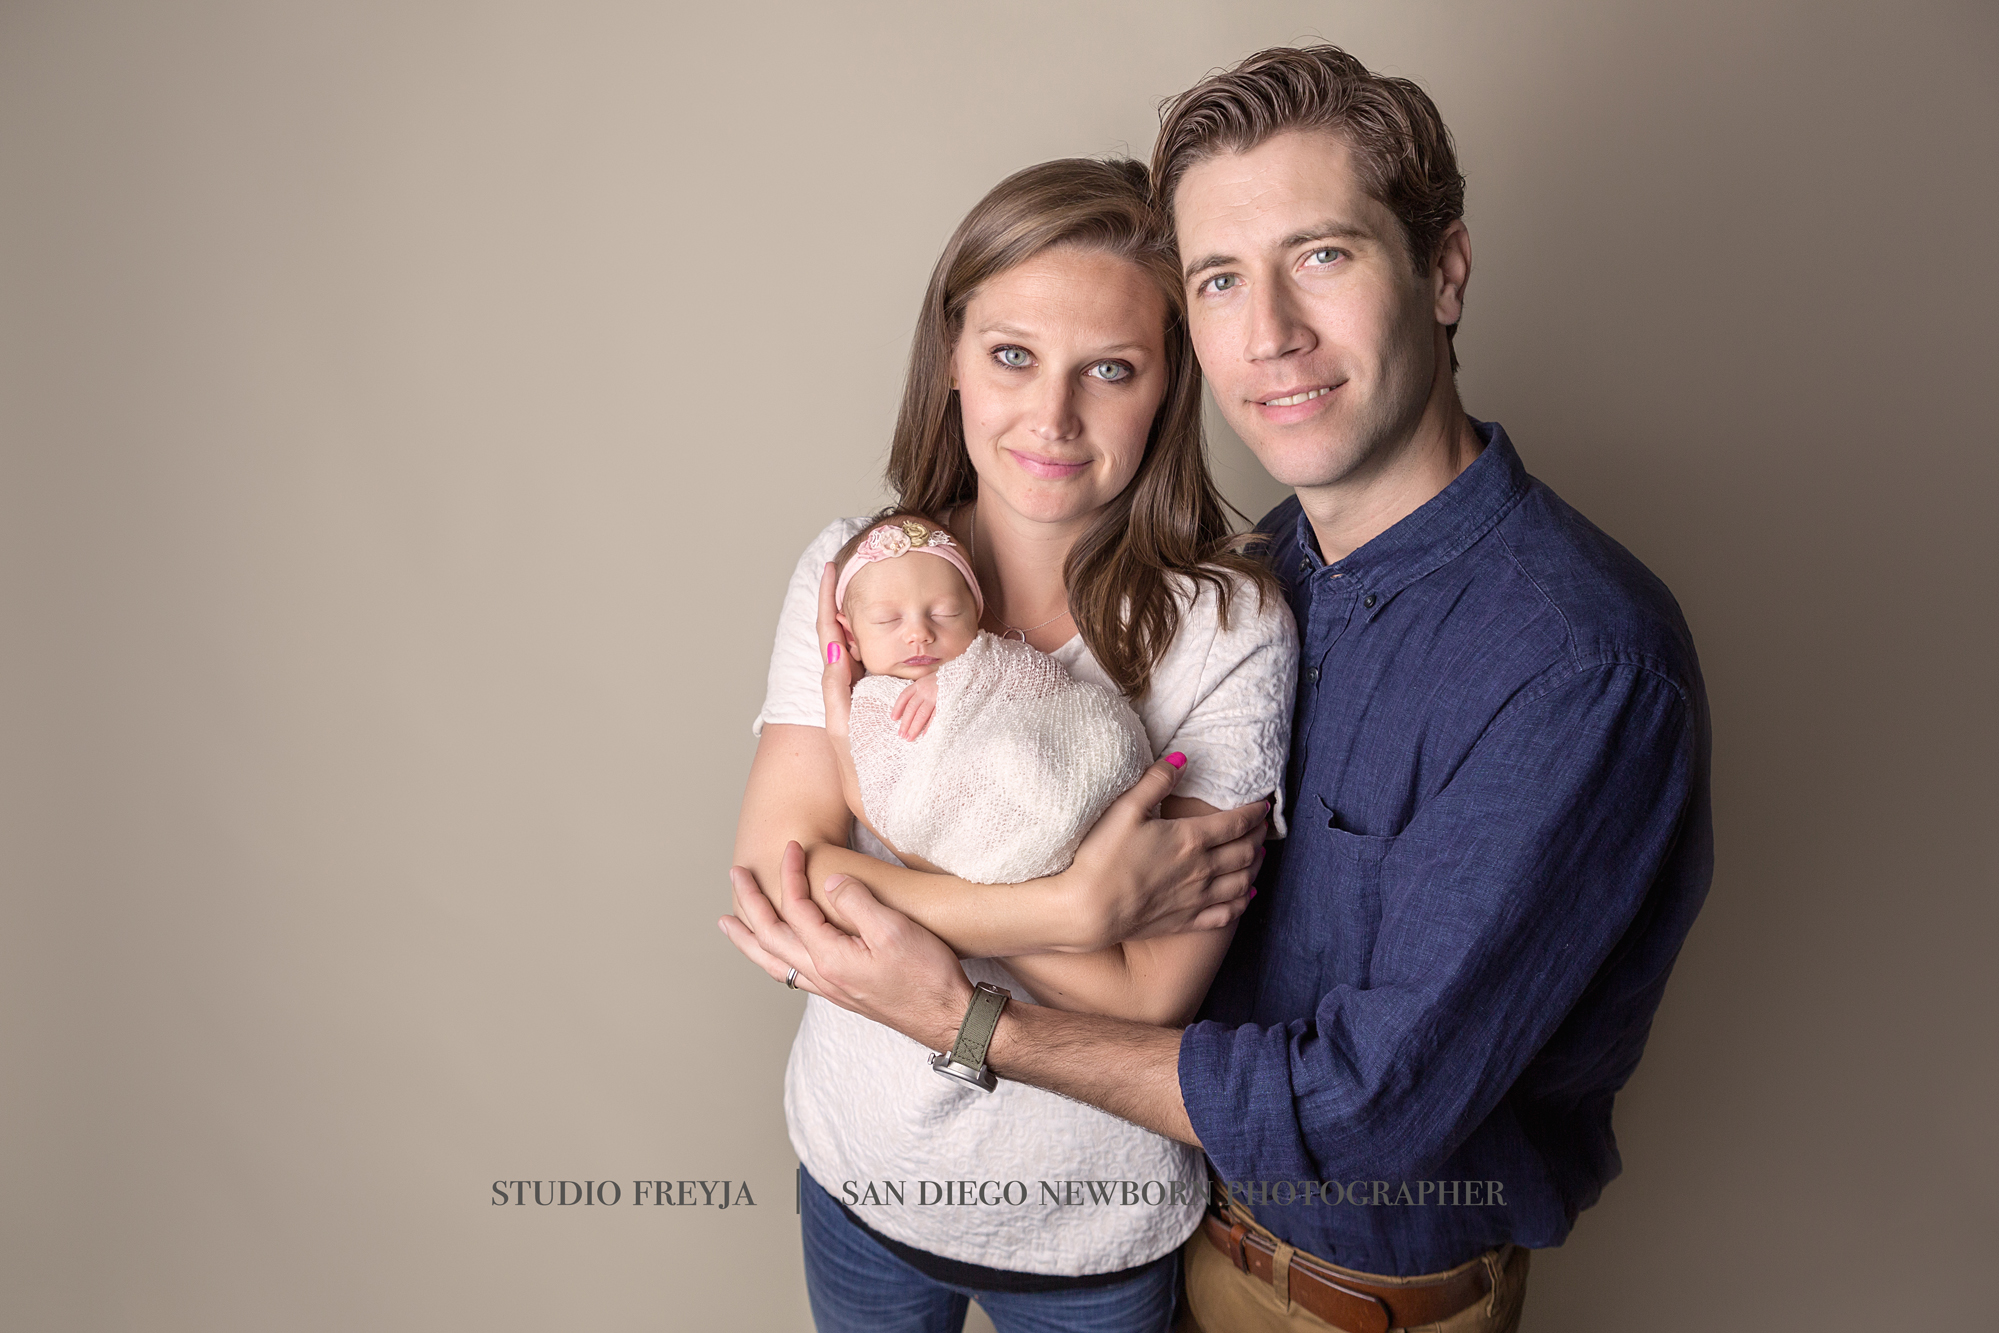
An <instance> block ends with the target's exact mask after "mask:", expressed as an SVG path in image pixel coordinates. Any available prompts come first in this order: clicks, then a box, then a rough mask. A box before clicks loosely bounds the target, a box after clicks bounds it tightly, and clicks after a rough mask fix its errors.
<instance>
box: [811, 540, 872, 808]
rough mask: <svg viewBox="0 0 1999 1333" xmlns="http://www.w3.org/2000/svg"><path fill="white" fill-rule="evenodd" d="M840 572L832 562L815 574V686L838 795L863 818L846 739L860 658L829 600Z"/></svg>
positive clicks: (857, 780)
mask: <svg viewBox="0 0 1999 1333" xmlns="http://www.w3.org/2000/svg"><path fill="white" fill-rule="evenodd" d="M839 582H840V571H839V570H838V569H836V568H834V566H833V562H832V561H830V560H829V561H827V562H826V570H825V572H824V573H823V574H821V575H820V577H819V655H820V657H821V659H822V661H821V662H820V670H819V689H820V692H821V694H823V695H824V696H825V700H826V741H827V743H828V744H829V745H830V746H831V747H832V749H833V762H834V764H835V766H836V767H838V769H839V771H840V794H841V796H842V797H844V798H845V800H846V802H847V809H848V810H850V811H852V812H853V815H854V817H855V818H856V819H865V818H867V812H866V810H864V809H863V808H862V804H861V775H860V773H859V771H858V770H856V769H855V767H854V752H853V750H852V748H851V747H850V746H849V745H848V742H847V732H848V724H849V722H850V721H851V719H852V715H853V711H854V682H855V681H857V680H859V679H860V678H861V675H862V669H861V659H860V658H859V656H858V655H856V654H855V652H854V645H853V644H852V642H850V641H849V640H848V638H847V631H846V630H845V629H843V628H841V625H840V609H839V607H838V606H837V605H835V604H834V601H833V590H834V589H835V588H836V587H837V586H839Z"/></svg>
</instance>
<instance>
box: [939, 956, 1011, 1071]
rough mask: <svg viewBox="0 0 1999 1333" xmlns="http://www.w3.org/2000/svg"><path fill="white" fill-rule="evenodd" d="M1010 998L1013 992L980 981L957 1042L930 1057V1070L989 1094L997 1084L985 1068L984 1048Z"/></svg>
mask: <svg viewBox="0 0 1999 1333" xmlns="http://www.w3.org/2000/svg"><path fill="white" fill-rule="evenodd" d="M1012 998H1013V992H1012V991H1010V990H1005V989H1003V988H1001V987H999V986H988V985H987V984H986V983H985V982H983V981H981V982H980V983H979V984H978V985H976V986H974V987H972V1003H971V1005H970V1006H969V1007H968V1008H967V1009H966V1010H965V1022H964V1025H963V1026H961V1027H960V1028H959V1029H958V1040H957V1041H955V1042H953V1043H952V1044H951V1049H950V1050H948V1051H946V1052H944V1053H943V1054H942V1055H933V1056H931V1057H930V1067H931V1068H932V1069H934V1070H936V1071H937V1072H938V1073H940V1074H942V1075H944V1076H945V1077H946V1078H955V1079H959V1080H962V1081H963V1082H966V1083H970V1084H971V1085H972V1086H973V1087H978V1088H984V1089H985V1090H986V1091H987V1092H991V1091H992V1090H993V1088H994V1087H995V1086H996V1085H997V1084H998V1083H999V1078H998V1076H997V1075H995V1074H994V1073H993V1071H992V1069H991V1068H990V1067H988V1066H987V1064H986V1047H988V1046H990V1045H992V1042H993V1029H994V1028H997V1027H998V1026H999V1020H1000V1011H1001V1010H1003V1009H1005V1008H1006V1002H1007V1001H1008V1000H1011V999H1012Z"/></svg>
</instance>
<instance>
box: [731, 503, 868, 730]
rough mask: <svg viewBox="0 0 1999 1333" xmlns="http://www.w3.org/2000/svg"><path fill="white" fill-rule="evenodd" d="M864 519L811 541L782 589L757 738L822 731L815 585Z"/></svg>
mask: <svg viewBox="0 0 1999 1333" xmlns="http://www.w3.org/2000/svg"><path fill="white" fill-rule="evenodd" d="M867 523H868V520H867V519H865V518H836V519H834V520H833V521H832V522H831V523H828V524H827V525H826V527H825V530H824V531H822V532H821V533H820V534H819V535H818V536H817V537H814V538H813V539H812V543H811V545H809V546H807V547H806V548H805V554H803V555H801V556H799V557H798V565H797V567H796V568H794V569H793V570H792V571H791V582H790V583H789V584H787V585H786V587H785V590H784V609H783V610H781V611H779V612H778V616H777V641H776V643H774V644H773V645H772V646H771V651H770V675H769V676H768V677H767V678H766V681H765V685H764V706H763V709H762V710H761V711H760V712H758V714H757V720H756V721H755V722H753V723H751V724H750V732H751V734H752V735H757V736H761V735H762V734H763V729H764V725H765V724H766V723H770V722H776V723H778V724H780V725H787V724H788V725H794V726H801V727H823V726H825V725H826V703H825V698H824V696H823V695H822V694H821V693H820V684H819V671H820V662H819V653H820V647H819V580H820V578H821V576H822V574H823V572H824V570H825V568H826V562H827V561H828V560H831V559H832V558H833V556H834V554H835V553H836V552H838V551H839V549H840V548H841V547H842V546H845V545H846V544H847V541H848V539H849V538H851V537H852V536H853V535H854V534H855V533H857V532H859V531H860V530H861V529H862V528H864V527H866V526H867Z"/></svg>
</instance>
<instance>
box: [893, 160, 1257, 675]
mask: <svg viewBox="0 0 1999 1333" xmlns="http://www.w3.org/2000/svg"><path fill="white" fill-rule="evenodd" d="M1057 245H1074V246H1082V247H1087V248H1090V249H1096V250H1103V251H1105V252H1107V253H1109V254H1112V255H1115V256H1117V257H1118V258H1120V259H1128V260H1130V261H1132V262H1133V263H1135V264H1137V265H1139V266H1140V267H1142V268H1144V269H1145V270H1146V271H1147V272H1148V273H1150V274H1151V275H1152V276H1153V278H1154V280H1155V281H1156V282H1157V283H1158V284H1159V289H1160V291H1161V293H1162V294H1163V295H1164V296H1165V297H1166V310H1167V320H1166V343H1165V345H1166V384H1167V387H1166V395H1165V397H1164V398H1163V399H1162V400H1161V401H1160V404H1159V411H1158V413H1157V414H1156V415H1155V416H1154V417H1153V420H1152V433H1151V435H1150V436H1149V437H1148V438H1147V440H1146V444H1145V457H1144V459H1143V460H1142V461H1141V462H1140V463H1139V465H1138V473H1137V475H1136V476H1134V477H1133V478H1132V480H1131V484H1130V485H1128V486H1126V487H1125V488H1124V490H1123V491H1121V492H1119V494H1118V496H1117V498H1116V499H1114V500H1112V501H1111V502H1110V503H1109V504H1107V505H1105V506H1104V508H1103V510H1102V512H1101V513H1099V514H1098V516H1097V521H1096V522H1095V523H1094V524H1092V525H1091V527H1090V529H1089V530H1088V531H1087V532H1085V533H1084V534H1083V535H1082V536H1081V537H1080V538H1078V539H1077V541H1076V544H1075V546H1074V547H1073V548H1071V549H1070V552H1069V558H1068V560H1067V562H1066V563H1065V564H1064V566H1063V570H1062V581H1063V583H1064V585H1065V586H1066V587H1067V589H1068V593H1069V612H1070V615H1072V616H1073V617H1074V618H1075V621H1076V629H1077V631H1078V632H1079V633H1081V634H1082V636H1083V642H1084V643H1085V644H1086V645H1088V647H1089V649H1090V652H1091V653H1092V654H1093V655H1094V656H1095V657H1096V659H1097V661H1098V662H1099V663H1100V664H1101V665H1102V666H1103V668H1104V671H1105V672H1106V673H1107V674H1108V675H1109V676H1110V678H1111V679H1112V680H1113V681H1115V682H1116V683H1117V686H1118V688H1119V689H1120V690H1122V691H1123V692H1124V693H1125V695H1126V697H1128V698H1131V699H1138V698H1140V697H1142V696H1143V695H1144V694H1145V691H1146V689H1147V687H1148V686H1149V685H1150V684H1151V679H1152V668H1153V666H1154V665H1155V664H1156V663H1157V662H1158V661H1159V659H1160V657H1161V656H1163V655H1164V654H1165V652H1166V649H1167V647H1168V646H1169V645H1171V644H1172V642H1173V636H1174V635H1175V634H1176V633H1177V632H1178V631H1179V628H1180V605H1179V599H1178V597H1177V596H1176V595H1175V590H1174V579H1173V576H1174V575H1180V576H1182V577H1183V578H1185V579H1191V580H1194V581H1196V583H1197V584H1198V583H1200V582H1205V583H1209V584H1211V585H1213V587H1214V588H1215V591H1216V594H1217V597H1218V600H1219V604H1220V609H1221V614H1222V621H1223V623H1224V624H1226V623H1227V622H1228V615H1229V601H1230V594H1231V592H1232V591H1234V588H1235V584H1234V582H1233V579H1232V577H1231V576H1232V575H1233V576H1236V577H1240V578H1243V579H1246V580H1248V581H1249V582H1250V583H1251V584H1252V585H1253V586H1254V587H1255V588H1256V590H1257V594H1258V596H1259V597H1263V596H1273V595H1275V593H1276V581H1275V580H1274V579H1273V578H1272V577H1271V575H1270V572H1269V571H1268V570H1267V569H1265V568H1264V567H1263V566H1262V565H1261V564H1260V563H1258V562H1257V561H1256V560H1253V559H1251V558H1250V557H1249V556H1247V555H1245V554H1244V553H1243V552H1242V551H1241V550H1239V549H1238V545H1239V543H1238V541H1237V539H1236V538H1235V537H1234V528H1233V525H1232V524H1231V523H1230V521H1229V518H1228V506H1227V505H1226V504H1225V503H1224V502H1223V500H1222V497H1221V493H1220V492H1219V491H1217V490H1216V489H1215V483H1214V481H1213V479H1212V478H1211V477H1209V475H1208V464H1207V449H1206V443H1205V440H1204V438H1203V435H1202V431H1201V368H1200V365H1199V364H1198V363H1197V362H1196V361H1195V360H1194V349H1193V347H1192V345H1191V344H1190V343H1189V342H1188V340H1187V316H1186V309H1187V304H1186V294H1185V292H1184V291H1183V289H1182V287H1181V281H1180V265H1179V259H1178V254H1177V252H1176V250H1175V249H1174V245H1173V236H1172V230H1171V228H1170V227H1169V226H1168V225H1167V222H1166V219H1165V217H1164V215H1163V214H1162V213H1161V212H1160V211H1159V209H1158V208H1157V207H1156V205H1155V204H1154V202H1153V199H1152V193H1151V189H1150V187H1149V185H1148V183H1147V178H1146V170H1145V167H1144V166H1143V165H1142V164H1140V163H1137V162H1132V161H1125V160H1117V161H1109V162H1099V161H1095V160H1093V159H1089V158H1062V159H1059V160H1057V161H1054V162H1043V163H1042V164H1040V165H1039V166H1034V167H1028V168H1027V169H1026V170H1024V171H1018V172H1015V173H1014V174H1013V175H1011V176H1009V177H1007V178H1006V179H1005V180H1003V181H1001V182H1000V183H999V184H998V185H996V186H994V187H993V190H992V192H991V193H990V194H988V195H987V196H986V197H985V198H984V199H981V200H980V201H979V203H978V206H977V207H975V208H973V209H972V211H971V212H970V213H969V214H968V215H966V217H965V220H964V221H963V222H961V223H959V224H958V230H957V231H956V232H954V233H953V234H952V236H951V241H950V244H948V245H946V246H945V247H944V253H943V255H942V256H941V257H939V259H938V260H937V268H936V270H935V271H934V272H932V273H931V275H930V287H929V290H928V291H926V292H925V293H924V296H923V311H922V313H921V315H919V316H918V318H917V321H916V336H915V339H914V340H913V342H912V344H911V347H910V352H909V379H908V382H907V383H906V384H905V385H904V387H903V393H902V411H901V413H900V414H899V415H898V417H897V418H896V423H895V440H894V443H893V444H892V446H891V447H890V450H889V460H888V482H889V485H890V486H892V487H893V488H894V489H895V491H896V493H897V496H898V499H897V501H896V506H895V507H896V508H897V509H907V510H912V511H914V512H916V513H919V514H935V515H937V516H938V517H939V518H942V517H944V516H945V515H946V514H947V513H948V512H949V511H950V510H951V509H953V508H955V507H956V506H959V505H963V504H966V503H968V502H970V501H972V500H974V499H975V498H976V497H977V495H978V489H979V487H978V475H977V474H976V473H975V472H974V471H973V470H972V460H971V456H970V455H969V454H968V453H967V452H966V450H965V427H964V418H963V415H962V414H961V413H960V411H959V407H958V403H957V400H956V397H955V393H954V391H953V390H952V388H951V355H952V352H953V351H954V350H955V348H956V347H957V343H958V335H959V334H960V333H961V332H962V331H963V329H964V322H965V307H966V306H967V305H968V304H969V303H970V302H971V299H972V296H973V295H974V293H976V292H977V291H978V289H979V288H980V287H981V286H983V285H984V284H985V283H987V282H990V281H991V280H992V279H994V278H996V277H998V276H999V275H1000V274H1002V273H1004V272H1006V271H1007V270H1008V269H1010V268H1013V267H1014V266H1015V265H1017V264H1020V263H1023V262H1025V261H1026V260H1028V259H1031V258H1032V257H1033V256H1035V255H1037V254H1040V253H1041V252H1042V251H1043V250H1046V249H1048V248H1049V247H1051V246H1057Z"/></svg>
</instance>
